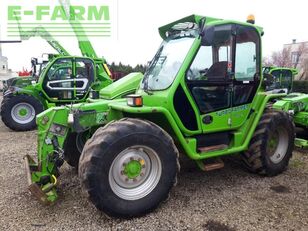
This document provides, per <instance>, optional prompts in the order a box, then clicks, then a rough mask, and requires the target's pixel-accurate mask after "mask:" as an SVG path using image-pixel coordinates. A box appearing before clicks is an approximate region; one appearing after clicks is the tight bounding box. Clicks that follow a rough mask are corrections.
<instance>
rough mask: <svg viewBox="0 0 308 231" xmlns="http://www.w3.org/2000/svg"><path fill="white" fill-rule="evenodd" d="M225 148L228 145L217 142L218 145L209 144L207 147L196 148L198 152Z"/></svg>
mask: <svg viewBox="0 0 308 231" xmlns="http://www.w3.org/2000/svg"><path fill="white" fill-rule="evenodd" d="M227 148H228V145H226V144H219V145H213V146H209V147H201V148H198V152H213V151H218V150H223V149H227Z"/></svg>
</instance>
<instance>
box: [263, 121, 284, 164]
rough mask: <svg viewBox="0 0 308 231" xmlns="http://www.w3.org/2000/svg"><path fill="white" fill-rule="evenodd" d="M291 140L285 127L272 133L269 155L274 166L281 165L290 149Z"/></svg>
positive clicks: (268, 147)
mask: <svg viewBox="0 0 308 231" xmlns="http://www.w3.org/2000/svg"><path fill="white" fill-rule="evenodd" d="M288 143H289V138H288V134H287V131H286V130H285V128H284V127H282V126H280V127H278V128H277V129H276V130H275V131H271V133H270V135H269V139H268V143H267V147H266V149H267V153H268V155H269V157H270V160H271V161H272V162H273V163H274V164H278V163H280V161H281V160H282V159H283V158H284V156H285V155H286V153H287V149H288Z"/></svg>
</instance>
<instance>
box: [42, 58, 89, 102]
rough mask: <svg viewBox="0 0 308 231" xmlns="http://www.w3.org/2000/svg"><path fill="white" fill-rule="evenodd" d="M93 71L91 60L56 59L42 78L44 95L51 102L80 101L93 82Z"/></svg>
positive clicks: (85, 95)
mask: <svg viewBox="0 0 308 231" xmlns="http://www.w3.org/2000/svg"><path fill="white" fill-rule="evenodd" d="M94 71H95V69H94V63H93V61H92V60H91V59H88V58H58V59H57V60H56V61H55V62H54V63H53V64H52V65H51V66H50V67H49V69H48V71H47V74H46V75H45V77H44V80H43V90H44V93H45V94H46V95H47V97H48V98H49V99H50V101H51V102H79V101H82V100H84V99H85V98H86V97H87V95H88V92H89V88H90V86H91V84H92V83H93V81H94V75H95V72H94Z"/></svg>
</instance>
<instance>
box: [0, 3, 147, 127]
mask: <svg viewBox="0 0 308 231" xmlns="http://www.w3.org/2000/svg"><path fill="white" fill-rule="evenodd" d="M62 7H63V9H65V5H62ZM67 13H71V12H67ZM69 23H70V24H71V27H72V29H73V31H74V32H75V34H76V37H77V40H78V44H79V48H80V51H81V54H82V57H73V56H70V54H69V53H68V52H67V51H66V50H65V49H64V48H63V46H61V45H60V43H59V42H58V41H57V40H55V39H54V38H53V37H52V36H51V34H50V33H49V32H48V31H46V30H45V28H43V27H41V26H40V27H36V28H34V29H33V30H32V31H28V32H26V31H22V29H21V28H20V27H19V29H20V34H21V39H22V40H26V39H29V38H30V37H34V36H40V37H42V38H44V39H45V40H46V41H47V42H48V43H49V44H50V45H51V46H52V47H53V48H54V49H55V50H56V51H58V55H54V56H49V62H48V64H47V66H45V68H43V69H42V72H41V73H40V76H39V78H38V79H34V78H35V77H29V78H18V79H17V80H14V81H15V82H14V81H13V82H14V84H12V85H10V86H8V90H7V91H6V92H4V98H3V100H2V104H1V118H2V121H3V122H4V124H5V125H6V126H7V127H9V128H11V129H12V130H15V131H27V130H32V129H34V128H35V127H36V123H35V118H36V115H37V114H39V113H40V112H42V111H44V110H46V109H47V108H50V107H53V106H57V105H63V104H71V103H78V102H83V101H85V100H86V98H87V97H88V95H89V93H90V92H91V91H94V92H98V91H99V90H100V89H102V88H104V87H106V86H108V85H109V84H111V83H112V79H111V78H110V76H111V73H110V71H109V69H108V66H107V64H106V61H105V59H104V58H99V57H98V56H97V54H96V52H95V50H94V49H93V47H92V45H91V43H90V41H89V39H88V38H87V36H86V34H85V33H84V31H83V29H82V25H81V24H80V22H78V21H77V20H73V21H71V20H69ZM135 76H136V77H135V79H134V80H133V79H132V78H128V79H127V80H128V81H130V84H127V85H125V86H129V87H130V89H126V90H127V91H134V90H135V89H136V88H137V86H138V85H139V82H140V80H141V78H142V75H141V74H140V73H139V74H136V75H135ZM121 82H123V81H121Z"/></svg>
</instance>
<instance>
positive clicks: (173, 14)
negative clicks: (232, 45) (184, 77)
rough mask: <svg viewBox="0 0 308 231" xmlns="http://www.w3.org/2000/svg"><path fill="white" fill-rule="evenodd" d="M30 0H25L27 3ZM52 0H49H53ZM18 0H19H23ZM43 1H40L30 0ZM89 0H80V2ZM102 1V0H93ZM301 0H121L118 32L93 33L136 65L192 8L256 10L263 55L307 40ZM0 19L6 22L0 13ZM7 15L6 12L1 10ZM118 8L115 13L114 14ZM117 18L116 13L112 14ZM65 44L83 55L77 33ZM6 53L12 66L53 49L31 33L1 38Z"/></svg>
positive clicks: (106, 51) (100, 50)
mask: <svg viewBox="0 0 308 231" xmlns="http://www.w3.org/2000/svg"><path fill="white" fill-rule="evenodd" d="M27 1H29V0H24V1H23V2H24V3H26V2H27ZM50 1H51V0H50ZM5 2H10V3H11V2H12V0H11V1H7V0H0V11H1V12H3V11H5V10H6V9H5V8H6V7H5V4H4V3H5ZM19 2H20V1H19ZM30 2H39V1H30ZM71 2H72V3H74V0H71ZM82 2H85V1H77V3H79V4H81V3H82ZM87 2H91V4H93V5H101V4H102V3H104V2H106V1H104V0H91V1H87ZM114 2H116V0H114ZM304 2H305V1H303V0H292V1H288V0H285V1H283V0H281V1H275V0H271V1H270V0H268V1H263V0H232V1H231V0H220V1H219V0H216V1H213V0H190V1H188V0H155V1H154V0H118V10H117V11H118V20H117V25H118V28H117V31H118V34H117V35H116V36H114V37H112V39H105V38H99V39H98V38H90V40H91V42H92V44H93V46H94V48H95V50H96V52H97V54H98V55H100V56H104V57H105V58H106V59H107V61H108V62H109V63H111V62H112V61H114V62H119V61H121V62H122V63H125V64H131V65H133V66H134V65H136V64H138V63H143V64H145V63H146V62H147V61H148V60H150V59H151V58H152V56H153V55H154V54H155V51H156V49H157V48H158V46H159V44H160V42H161V38H160V37H159V34H158V30H157V29H158V27H159V26H162V25H164V24H167V23H169V22H172V21H174V20H177V19H180V18H182V17H185V16H188V15H191V14H200V15H204V16H212V17H217V18H223V19H233V20H239V21H245V20H246V17H247V15H249V14H254V15H255V17H256V24H257V25H259V26H262V27H263V28H264V31H265V35H264V36H263V55H269V54H270V53H271V52H273V51H276V50H279V49H281V48H282V46H283V44H285V43H290V42H291V41H292V39H297V41H299V42H300V41H308V29H307V28H308V13H307V11H308V10H307V7H306V5H305V4H304ZM1 12H0V19H1V21H0V24H1V27H2V29H3V27H6V25H3V24H6V22H5V21H4V20H3V18H1ZM2 15H3V14H2ZM114 16H115V15H114V13H112V14H111V17H114ZM114 20H116V19H114ZM59 41H60V42H61V44H62V45H63V46H64V47H65V48H66V49H67V50H68V51H69V52H70V53H71V54H74V55H79V54H80V52H79V49H78V46H77V42H76V39H75V38H65V39H63V38H62V39H59ZM2 49H3V55H5V56H7V57H8V59H9V68H11V69H13V70H21V69H22V68H23V67H26V68H28V69H29V68H30V58H31V57H36V56H40V55H41V54H42V53H50V52H51V53H54V50H53V49H52V48H51V47H50V46H49V45H48V44H47V43H46V42H45V41H44V40H42V39H40V38H32V39H30V40H29V41H24V42H22V43H21V44H3V45H2Z"/></svg>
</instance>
